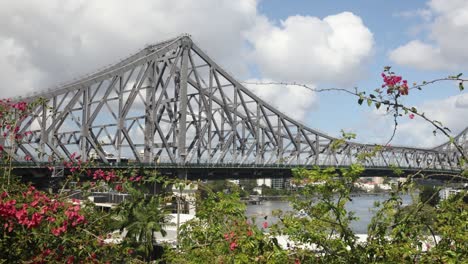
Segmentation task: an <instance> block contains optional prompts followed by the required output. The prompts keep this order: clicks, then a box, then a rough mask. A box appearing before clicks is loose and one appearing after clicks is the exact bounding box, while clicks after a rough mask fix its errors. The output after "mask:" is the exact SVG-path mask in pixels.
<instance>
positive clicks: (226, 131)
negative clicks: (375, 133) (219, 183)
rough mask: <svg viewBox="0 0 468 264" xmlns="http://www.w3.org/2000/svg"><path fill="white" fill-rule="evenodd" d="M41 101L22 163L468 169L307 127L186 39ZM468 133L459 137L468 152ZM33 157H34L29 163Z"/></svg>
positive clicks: (28, 124) (442, 154)
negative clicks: (27, 158) (76, 159)
mask: <svg viewBox="0 0 468 264" xmlns="http://www.w3.org/2000/svg"><path fill="white" fill-rule="evenodd" d="M38 98H43V99H44V100H42V103H40V104H38V105H37V107H35V108H34V109H33V114H32V115H30V116H29V117H28V118H27V119H26V120H24V121H22V123H21V124H20V128H21V129H20V131H21V132H26V131H31V134H29V135H28V136H25V137H24V138H23V140H22V142H21V143H20V144H17V145H13V146H10V147H11V148H14V153H15V154H14V160H15V162H17V163H15V164H17V167H18V168H25V167H28V166H29V168H34V167H40V166H41V164H43V162H48V161H50V160H60V159H63V160H70V158H71V156H72V153H77V154H78V155H80V156H81V159H82V160H83V161H86V160H88V159H90V158H91V157H93V158H94V159H95V160H98V161H100V162H101V165H102V166H108V165H109V164H118V165H119V166H126V165H125V162H127V161H131V162H132V163H133V164H140V165H141V166H146V165H145V164H149V165H148V166H153V167H158V166H159V168H161V169H164V168H163V167H161V164H167V166H166V167H168V166H172V167H173V168H175V167H177V168H179V169H180V168H183V169H184V168H185V169H187V168H188V169H190V168H194V167H196V166H198V167H199V168H202V167H208V168H217V167H219V168H223V167H229V168H238V169H239V170H241V168H256V169H258V170H262V169H265V170H266V169H267V168H289V169H290V168H292V167H296V166H305V167H311V166H315V165H317V166H322V167H323V166H336V167H346V166H349V165H350V164H352V163H357V162H359V163H362V164H363V165H364V166H365V167H366V168H367V169H370V170H372V169H373V168H380V169H381V170H384V169H388V168H392V167H399V168H402V169H405V170H420V169H423V170H430V171H441V172H443V171H452V172H453V171H460V170H461V169H463V168H461V167H460V164H459V161H460V159H461V154H460V152H459V151H458V150H457V149H456V148H455V147H454V146H453V145H452V144H450V143H449V142H447V143H445V144H443V145H440V146H438V147H435V148H427V149H426V148H412V147H400V146H392V147H381V146H380V147H379V146H376V145H372V144H360V143H355V142H349V141H343V140H341V139H337V138H334V137H331V136H328V135H326V134H324V133H321V132H319V131H317V130H314V129H312V128H309V127H308V126H306V125H305V124H303V123H301V122H298V121H296V120H293V119H292V118H290V117H289V116H287V115H285V114H283V113H282V112H280V111H278V110H277V109H276V108H274V107H273V106H271V105H270V104H268V103H267V102H265V101H263V100H262V99H260V98H259V97H257V96H256V95H255V94H253V93H252V92H251V91H249V90H248V89H247V88H246V87H245V86H243V85H242V84H241V83H240V82H239V81H237V80H236V79H234V78H233V77H232V76H231V75H230V74H228V73H227V72H226V71H225V70H223V69H222V68H221V67H220V66H219V65H218V64H216V63H215V62H214V61H213V60H212V59H211V58H210V57H209V56H208V55H207V54H205V52H204V51H202V50H201V49H200V48H199V47H198V46H197V45H196V44H195V43H194V42H193V41H192V40H191V38H190V37H189V36H187V35H183V36H180V37H177V38H175V39H171V40H168V41H165V42H161V43H159V44H156V45H150V46H147V47H145V48H144V49H142V50H140V51H139V52H137V53H135V54H133V55H131V56H129V57H128V58H126V59H123V60H121V61H119V62H117V63H115V64H113V65H110V66H108V67H106V68H103V69H101V70H99V71H97V72H95V73H92V74H89V75H87V76H84V77H82V78H80V79H79V80H77V81H74V82H71V83H69V84H66V85H63V86H61V87H59V88H56V89H49V90H46V91H42V92H38V93H36V94H34V95H31V96H27V97H25V98H22V99H21V100H26V101H29V102H31V101H34V100H37V99H38ZM467 130H468V129H465V130H464V131H463V132H462V133H461V134H460V135H458V136H457V137H455V139H454V140H455V142H456V143H458V144H459V145H460V146H462V148H463V150H464V152H465V153H467V149H468V144H467ZM1 140H2V139H0V141H1ZM3 140H4V139H3ZM0 143H1V142H0ZM37 153H41V155H38V154H37ZM366 154H373V155H366ZM25 156H30V157H32V160H31V161H30V162H29V163H28V164H29V165H27V166H26V165H24V164H23V163H22V162H23V161H24V160H23V159H24V157H25ZM359 156H361V157H362V156H368V157H367V158H366V159H365V160H359V159H358V157H359ZM21 164H23V165H21Z"/></svg>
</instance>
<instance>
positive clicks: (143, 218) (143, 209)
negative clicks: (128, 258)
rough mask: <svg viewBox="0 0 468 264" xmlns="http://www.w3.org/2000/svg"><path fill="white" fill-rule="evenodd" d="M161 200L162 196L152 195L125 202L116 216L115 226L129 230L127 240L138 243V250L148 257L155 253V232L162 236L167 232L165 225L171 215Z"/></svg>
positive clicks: (122, 229)
mask: <svg viewBox="0 0 468 264" xmlns="http://www.w3.org/2000/svg"><path fill="white" fill-rule="evenodd" d="M160 200H161V199H160V197H158V196H153V195H151V196H146V197H141V199H138V200H137V201H132V202H130V201H129V202H123V203H122V204H121V205H120V206H119V208H118V210H117V217H116V218H115V219H116V222H115V224H116V226H115V227H116V228H119V229H120V230H121V231H124V230H126V231H127V234H126V236H125V240H127V242H130V243H131V244H137V245H138V246H137V248H136V249H137V251H139V252H141V253H143V254H144V256H145V258H147V259H149V258H150V256H151V255H152V253H153V246H154V244H153V243H154V240H155V236H154V233H155V232H160V233H161V235H162V236H166V234H167V233H166V231H165V230H164V226H165V225H166V224H167V223H168V222H169V216H168V214H167V213H166V212H165V210H164V209H163V207H162V206H161V203H160ZM125 240H124V241H125Z"/></svg>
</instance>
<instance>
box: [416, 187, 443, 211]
mask: <svg viewBox="0 0 468 264" xmlns="http://www.w3.org/2000/svg"><path fill="white" fill-rule="evenodd" d="M419 200H420V201H421V202H422V203H425V204H428V205H430V206H432V207H435V206H436V205H437V204H438V203H439V201H440V195H439V189H438V188H435V187H433V186H423V187H422V188H421V190H420V193H419Z"/></svg>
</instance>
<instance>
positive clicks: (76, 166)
mask: <svg viewBox="0 0 468 264" xmlns="http://www.w3.org/2000/svg"><path fill="white" fill-rule="evenodd" d="M80 158H81V156H78V155H77V154H76V153H75V152H73V153H72V154H71V155H70V161H64V162H63V166H64V167H65V168H67V169H70V172H71V173H73V172H78V171H80V170H81V167H82V165H83V164H82V161H81V159H80Z"/></svg>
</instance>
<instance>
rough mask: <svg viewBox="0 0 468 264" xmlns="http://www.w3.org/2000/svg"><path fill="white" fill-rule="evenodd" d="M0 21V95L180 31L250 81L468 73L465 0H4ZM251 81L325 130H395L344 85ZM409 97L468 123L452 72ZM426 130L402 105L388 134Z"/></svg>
mask: <svg viewBox="0 0 468 264" xmlns="http://www.w3.org/2000/svg"><path fill="white" fill-rule="evenodd" d="M0 25H2V26H1V27H0V50H1V52H0V80H1V81H2V84H3V85H2V86H1V87H0V97H13V96H18V95H26V94H27V93H29V92H32V91H39V90H43V89H48V88H53V87H57V86H59V85H60V83H63V82H68V81H71V80H73V79H74V78H77V77H79V76H81V75H84V74H87V73H90V72H93V71H95V70H97V69H99V68H101V67H103V66H106V65H108V64H112V63H115V62H117V61H119V60H120V59H121V58H125V57H127V56H128V55H129V54H131V53H134V52H135V51H137V50H139V49H141V48H143V47H144V46H146V45H148V44H151V43H157V42H160V41H164V40H167V39H170V38H173V37H176V36H179V35H181V34H183V33H188V34H190V35H191V36H192V39H193V40H194V41H195V43H196V44H197V45H198V46H199V47H200V48H202V49H203V50H204V51H205V52H206V53H207V54H208V55H209V56H210V57H211V58H213V59H214V60H215V61H216V62H218V64H219V65H221V66H222V67H223V68H224V69H226V70H227V71H228V72H229V73H231V74H232V75H233V76H234V77H235V78H236V79H237V80H239V81H245V82H297V83H303V84H307V85H309V86H310V87H314V88H318V89H320V88H330V87H338V88H346V89H353V88H354V87H358V89H360V90H365V91H372V90H374V89H375V88H378V87H380V85H381V84H382V79H381V77H380V74H381V72H382V69H383V67H384V66H387V65H389V66H392V69H393V70H394V71H395V72H396V73H397V74H399V75H401V76H403V78H404V79H407V80H408V82H409V83H413V82H417V83H422V82H423V81H430V80H433V79H436V78H440V77H446V76H448V75H456V74H458V73H465V74H466V77H467V78H468V71H467V68H468V45H466V43H468V1H466V0H426V1H422V0H415V1H403V0H394V1H384V0H354V1H346V0H341V1H339V0H329V1H311V0H307V1H306V0H301V1H300V0H289V1H284V0H237V1H235V0H197V1H191V0H179V1H172V0H135V1H132V2H131V4H130V2H129V1H123V0H100V1H91V0H90V1H85V0H73V1H71V0H43V1H33V0H29V1H25V0H15V1H7V0H0ZM247 86H248V88H249V89H252V90H253V91H254V92H255V93H256V94H257V95H259V96H260V97H261V98H262V99H264V100H265V101H267V102H269V103H271V104H273V105H274V106H275V107H277V108H278V109H280V110H281V111H283V112H285V113H286V114H288V115H291V116H292V117H294V118H295V119H298V120H299V121H301V122H302V123H304V124H306V125H307V126H309V127H311V128H313V129H316V130H319V131H321V132H325V133H327V134H330V135H332V136H338V135H340V130H341V129H343V130H345V131H349V132H355V133H356V134H357V141H360V142H365V143H376V144H383V143H385V142H386V141H387V140H388V139H389V138H390V136H391V134H392V131H393V127H392V126H393V118H392V116H389V115H386V114H385V113H384V112H383V111H377V110H375V109H373V108H369V107H367V106H359V105H358V104H357V102H356V101H357V100H356V98H353V97H351V96H349V95H346V94H343V93H338V92H328V93H313V92H311V91H309V90H305V89H304V88H301V87H297V86H283V85H262V86H259V85H247ZM404 103H405V104H407V105H409V106H415V107H417V108H418V109H419V110H421V111H423V112H424V113H425V114H426V115H427V116H430V117H431V118H432V119H434V120H438V121H441V122H442V123H443V124H444V125H445V126H447V127H449V128H451V129H452V132H453V134H454V135H455V134H457V133H458V132H460V131H462V130H463V129H464V128H465V127H466V126H468V122H467V120H468V119H467V118H466V116H468V94H467V93H466V91H464V92H460V91H459V90H458V84H457V83H453V82H452V83H451V82H442V83H436V84H434V85H431V86H428V87H427V88H424V90H423V91H411V93H410V95H409V96H408V97H407V98H405V101H404ZM432 130H433V128H432V127H431V126H430V125H429V124H427V122H424V121H423V120H420V119H418V118H415V119H410V118H409V117H407V116H403V117H402V118H401V119H400V120H399V125H398V131H397V136H396V137H395V139H394V141H393V142H392V143H394V145H406V146H417V147H425V148H430V147H433V146H436V145H437V144H441V143H443V142H444V141H446V140H447V139H446V138H444V137H442V136H440V135H438V136H432Z"/></svg>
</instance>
